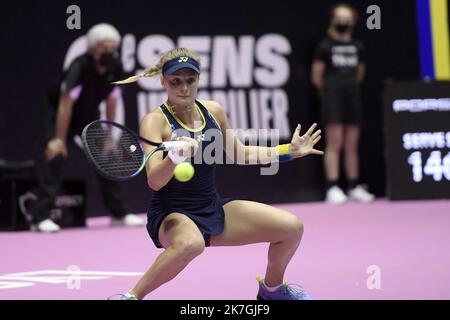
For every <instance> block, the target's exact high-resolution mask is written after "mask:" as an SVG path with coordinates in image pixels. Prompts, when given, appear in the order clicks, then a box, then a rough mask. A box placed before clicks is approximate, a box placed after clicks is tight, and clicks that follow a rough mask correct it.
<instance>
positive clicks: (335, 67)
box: [314, 37, 365, 81]
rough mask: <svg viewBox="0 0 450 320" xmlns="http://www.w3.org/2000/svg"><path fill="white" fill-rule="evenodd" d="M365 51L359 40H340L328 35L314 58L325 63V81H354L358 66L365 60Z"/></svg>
mask: <svg viewBox="0 0 450 320" xmlns="http://www.w3.org/2000/svg"><path fill="white" fill-rule="evenodd" d="M364 51H365V49H364V45H363V44H362V43H361V42H360V41H358V40H355V39H352V40H351V41H350V42H339V41H336V40H334V39H333V38H331V37H327V38H325V39H324V40H322V41H321V42H320V43H319V46H318V47H317V50H316V53H315V56H314V58H315V60H319V61H322V62H324V63H325V74H324V80H325V81H327V80H336V81H354V80H355V79H356V67H357V66H358V64H360V63H364V62H365V52H364Z"/></svg>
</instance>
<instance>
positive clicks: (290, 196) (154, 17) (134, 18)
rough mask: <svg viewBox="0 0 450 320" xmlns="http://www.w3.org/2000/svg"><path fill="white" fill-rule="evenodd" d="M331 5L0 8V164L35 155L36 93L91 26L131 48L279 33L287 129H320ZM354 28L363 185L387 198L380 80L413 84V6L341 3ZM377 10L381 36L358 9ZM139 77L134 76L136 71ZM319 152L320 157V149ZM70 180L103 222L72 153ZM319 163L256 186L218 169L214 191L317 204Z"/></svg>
mask: <svg viewBox="0 0 450 320" xmlns="http://www.w3.org/2000/svg"><path fill="white" fill-rule="evenodd" d="M335 3H336V1H325V0H320V1H295V2H294V1H291V2H282V1H272V2H262V1H258V2H252V1H250V2H249V1H236V2H228V1H225V2H216V1H205V2H203V1H194V2H188V1H182V2H177V3H173V2H167V1H166V2H164V1H156V2H154V1H134V0H133V1H70V2H69V1H58V2H50V1H28V2H8V3H7V4H3V5H2V6H3V7H2V10H1V21H2V22H1V28H0V29H1V31H0V32H1V42H0V43H1V46H2V47H1V49H2V50H1V52H2V57H1V59H0V61H1V64H2V66H1V70H2V74H1V77H0V87H1V88H2V89H1V91H2V104H1V107H0V137H1V138H0V158H4V159H7V160H25V159H29V158H33V157H35V155H36V152H37V149H36V136H37V134H38V132H37V131H38V123H37V115H38V110H39V106H40V105H39V102H40V97H41V95H42V93H43V92H44V91H45V90H46V88H47V86H48V85H49V84H50V83H51V82H52V81H54V80H55V79H56V78H57V77H58V76H59V74H60V72H61V69H62V65H63V61H64V55H65V53H66V51H67V48H68V46H69V45H70V44H71V43H72V42H73V41H74V40H75V39H76V38H78V37H79V36H81V35H83V34H85V33H86V31H87V30H88V29H89V28H90V27H91V26H92V25H94V24H96V23H99V22H109V23H111V24H113V25H115V26H116V27H117V28H118V30H119V31H120V32H121V33H122V34H126V33H132V34H134V35H135V36H136V39H137V40H139V39H140V38H142V37H144V36H147V35H149V34H164V35H167V36H169V37H171V38H172V39H174V40H175V39H176V38H177V37H178V36H179V35H234V36H236V37H238V36H240V35H254V36H255V37H258V36H260V35H264V34H267V33H278V34H282V35H284V36H285V37H286V38H288V39H289V41H290V43H291V46H292V53H291V54H290V55H289V58H288V59H289V64H290V78H289V81H288V83H287V85H286V86H284V89H285V90H286V91H287V92H288V96H289V106H290V111H289V119H290V123H291V128H293V127H294V125H295V124H296V123H302V124H303V126H304V127H306V126H309V125H310V124H312V123H313V122H315V121H318V120H319V104H318V99H317V95H316V92H315V90H314V89H313V87H312V86H311V84H310V81H309V77H310V76H309V75H310V68H311V63H312V59H313V54H314V50H315V47H316V45H317V44H318V42H319V41H320V40H321V39H322V38H323V37H324V36H325V34H326V30H327V27H328V20H329V17H328V10H329V8H330V7H331V5H333V4H335ZM349 3H351V4H353V5H355V7H356V8H357V10H358V12H359V15H360V21H359V24H358V26H357V28H356V30H355V37H356V38H359V39H360V40H362V42H363V43H364V44H365V46H366V50H367V78H366V80H365V82H364V84H363V86H362V92H363V102H364V123H363V131H362V139H361V148H360V151H361V178H362V181H363V182H365V183H367V184H368V185H369V186H370V188H371V190H372V191H373V192H375V194H376V195H377V196H384V195H385V184H386V181H385V163H384V161H385V159H384V143H383V141H384V137H383V121H382V94H383V89H384V83H385V81H386V80H387V79H418V78H419V60H418V48H417V34H416V33H417V32H416V23H415V16H416V14H415V1H411V0H405V1H349ZM71 4H77V5H78V6H79V7H80V8H81V14H82V18H81V24H82V25H81V26H82V29H81V30H68V29H67V28H66V19H67V17H68V14H66V8H67V6H69V5H71ZM372 4H376V5H378V6H380V8H381V30H368V29H367V28H366V19H367V17H368V14H366V8H367V6H369V5H372ZM140 67H142V66H140ZM133 90H135V89H133V88H130V89H127V91H126V92H125V95H124V99H125V105H126V109H127V111H126V115H127V117H126V125H127V126H130V127H131V128H134V129H136V128H137V126H138V119H137V111H136V94H135V92H134V91H133ZM320 147H323V143H322V144H321V146H320ZM72 160H73V161H71V162H70V164H69V165H68V168H67V176H68V177H82V178H84V179H86V180H87V181H89V183H88V192H89V195H88V215H97V214H101V213H104V212H105V209H104V207H103V204H102V203H101V201H99V200H98V198H99V196H98V195H99V192H98V187H97V185H96V182H95V180H94V181H92V179H91V175H90V168H88V165H87V163H86V160H85V158H84V156H83V154H82V152H81V151H80V150H74V151H73V152H72ZM323 185H324V176H323V169H322V161H321V159H320V158H317V157H307V158H304V159H301V160H298V161H294V162H290V163H287V164H283V166H282V167H281V169H280V172H279V173H278V174H277V175H276V176H260V175H259V168H258V167H237V166H222V167H219V168H218V188H219V190H220V192H221V193H222V194H223V195H224V196H236V197H240V198H247V199H254V200H260V201H265V202H269V203H277V202H297V201H318V200H321V199H322V198H323V193H324V190H323ZM124 188H125V193H126V196H127V199H128V201H129V203H130V207H131V209H132V210H133V211H136V212H143V211H145V210H146V205H147V201H148V199H149V197H150V196H151V191H150V190H149V189H148V188H147V187H146V182H145V177H144V175H142V176H140V177H138V178H136V179H135V180H133V181H131V182H127V183H124Z"/></svg>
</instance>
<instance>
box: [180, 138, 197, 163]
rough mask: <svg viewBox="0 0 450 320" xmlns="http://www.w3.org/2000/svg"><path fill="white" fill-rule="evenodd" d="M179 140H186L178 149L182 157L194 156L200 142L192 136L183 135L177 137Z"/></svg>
mask: <svg viewBox="0 0 450 320" xmlns="http://www.w3.org/2000/svg"><path fill="white" fill-rule="evenodd" d="M176 140H177V141H186V144H185V146H184V147H183V148H181V149H179V150H177V151H178V155H179V156H182V157H187V158H190V157H193V156H194V155H195V153H196V152H197V150H198V142H197V140H195V139H192V138H190V137H185V136H181V137H178V138H177V139H176Z"/></svg>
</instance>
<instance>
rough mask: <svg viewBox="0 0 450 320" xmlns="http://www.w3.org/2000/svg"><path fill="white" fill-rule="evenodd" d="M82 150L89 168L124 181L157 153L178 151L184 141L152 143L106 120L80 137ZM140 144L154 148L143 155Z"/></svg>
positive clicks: (135, 173) (143, 166)
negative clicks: (90, 166) (89, 165)
mask: <svg viewBox="0 0 450 320" xmlns="http://www.w3.org/2000/svg"><path fill="white" fill-rule="evenodd" d="M81 140H82V141H83V147H84V148H83V150H84V153H85V154H86V157H87V158H88V160H89V162H90V164H91V165H92V166H93V167H94V168H95V170H96V171H97V172H98V173H99V174H100V175H102V176H103V177H105V178H107V179H110V180H115V181H125V180H129V179H131V178H133V177H136V176H137V175H138V174H139V173H140V172H141V171H142V170H143V169H144V168H145V164H146V163H147V161H148V159H150V158H151V157H152V156H153V155H154V154H155V153H156V152H158V151H170V150H174V149H175V150H178V149H180V148H182V147H183V146H184V145H185V143H186V142H185V141H167V142H162V143H158V142H153V141H150V140H147V139H144V138H142V137H140V136H139V135H137V134H136V133H135V132H133V131H132V130H130V129H129V128H127V127H125V126H123V125H121V124H118V123H115V122H112V121H107V120H96V121H93V122H91V123H89V124H88V125H87V126H86V127H85V128H84V129H83V133H82V135H81ZM141 143H146V144H149V145H152V146H156V148H155V149H153V150H152V151H150V152H149V153H147V154H145V153H144V150H143V148H142V146H141Z"/></svg>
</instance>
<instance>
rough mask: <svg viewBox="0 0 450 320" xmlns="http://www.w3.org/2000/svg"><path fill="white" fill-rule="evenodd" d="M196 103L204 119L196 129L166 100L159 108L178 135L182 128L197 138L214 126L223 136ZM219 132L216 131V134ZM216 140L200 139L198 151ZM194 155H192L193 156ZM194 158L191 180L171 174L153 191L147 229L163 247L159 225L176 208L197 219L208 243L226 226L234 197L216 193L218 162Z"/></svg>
mask: <svg viewBox="0 0 450 320" xmlns="http://www.w3.org/2000/svg"><path fill="white" fill-rule="evenodd" d="M195 104H196V108H197V110H198V111H199V113H200V115H201V117H202V120H203V122H202V126H201V127H200V128H197V129H192V128H188V127H186V126H185V125H184V124H183V123H182V122H181V120H180V119H178V117H177V116H176V115H175V114H173V113H172V112H171V110H170V109H169V108H168V106H167V105H166V104H163V105H161V106H160V110H161V111H162V113H163V114H164V116H165V117H166V119H167V122H168V123H169V125H170V127H171V129H172V134H173V135H175V134H174V133H177V132H179V130H183V133H184V135H190V137H191V138H193V139H195V138H197V137H198V136H199V135H204V134H205V132H206V131H207V130H211V129H212V130H216V132H219V133H220V139H222V133H221V132H220V127H219V125H218V124H217V122H216V120H215V119H214V117H213V116H212V115H211V114H210V112H209V111H208V110H207V109H206V108H205V106H203V105H202V104H201V103H200V102H199V101H198V100H196V101H195ZM178 136H179V135H178ZM208 136H209V135H208ZM217 136H218V135H215V137H217ZM207 140H211V141H207ZM213 142H214V138H212V139H209V138H208V139H205V140H204V141H200V142H199V149H198V151H199V152H201V151H202V150H204V149H205V148H206V147H207V146H208V145H209V144H211V143H213ZM220 152H222V150H221V151H220ZM213 155H214V154H213ZM193 159H194V158H191V160H193ZM195 162H197V161H195ZM195 162H194V161H191V163H193V166H194V169H195V173H194V176H193V177H192V179H191V180H189V181H187V182H179V181H178V180H176V179H175V178H174V177H172V179H171V180H170V181H169V182H168V183H167V184H166V185H165V186H164V187H162V188H161V189H159V190H158V191H155V192H154V193H153V196H152V198H151V201H150V206H149V209H148V212H147V218H148V219H147V231H148V233H149V235H150V237H151V238H152V240H153V242H154V244H155V245H156V247H158V248H162V247H163V246H162V245H161V243H160V242H159V239H158V232H159V227H160V226H161V223H162V221H163V220H164V218H165V217H166V216H167V215H169V214H171V213H173V212H178V213H181V214H185V215H186V216H188V217H189V218H190V219H192V220H193V221H194V222H195V224H196V225H197V227H198V228H199V230H200V232H201V233H202V235H203V238H204V239H205V245H206V246H209V241H210V237H211V236H212V235H218V234H220V233H222V231H223V229H224V221H225V213H224V210H223V206H224V205H225V204H226V203H227V202H229V201H232V200H233V199H232V198H227V199H222V198H221V197H220V196H219V194H218V193H217V190H216V186H215V183H216V167H215V166H216V164H215V163H213V164H206V163H205V162H204V159H203V157H202V161H201V163H198V164H196V163H195Z"/></svg>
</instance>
